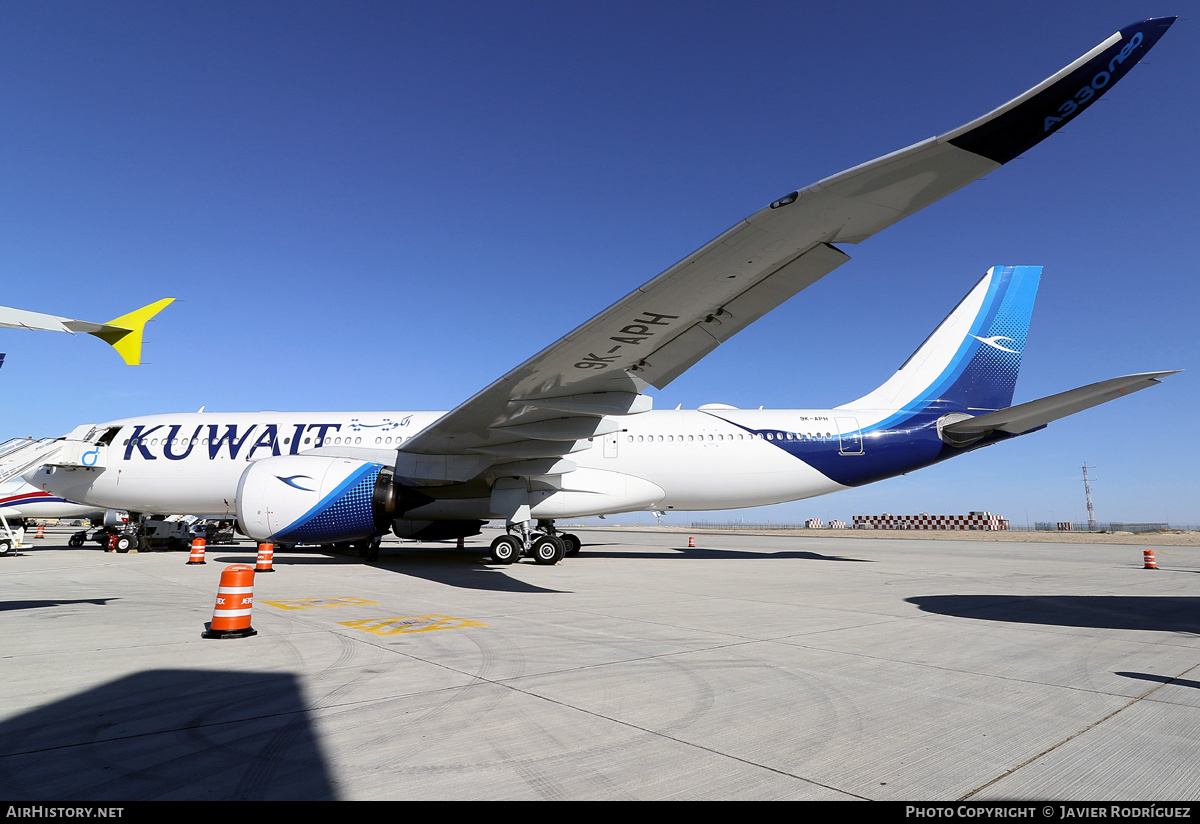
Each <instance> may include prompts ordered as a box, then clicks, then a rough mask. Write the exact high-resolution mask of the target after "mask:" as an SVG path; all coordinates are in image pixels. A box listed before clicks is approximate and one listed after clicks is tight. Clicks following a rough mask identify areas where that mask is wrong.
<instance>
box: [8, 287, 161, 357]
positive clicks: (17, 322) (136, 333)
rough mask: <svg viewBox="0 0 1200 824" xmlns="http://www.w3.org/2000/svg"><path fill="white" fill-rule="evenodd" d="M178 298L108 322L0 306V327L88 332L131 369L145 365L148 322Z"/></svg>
mask: <svg viewBox="0 0 1200 824" xmlns="http://www.w3.org/2000/svg"><path fill="white" fill-rule="evenodd" d="M174 300H175V298H163V299H162V300H157V301H155V302H154V303H151V304H149V305H147V306H143V307H142V308H141V309H134V310H133V311H132V312H129V313H128V314H125V315H121V317H119V318H113V319H112V320H110V321H109V322H108V323H94V322H92V321H89V320H76V319H74V318H63V317H59V316H58V315H47V314H44V313H42V312H30V311H28V310H26V309H13V308H11V307H8V306H0V327H8V328H9V329H34V330H39V331H45V332H70V333H71V334H74V333H76V332H84V333H86V334H88V335H94V336H95V337H97V338H100V340H102V341H104V342H105V343H107V344H108V345H109V346H111V347H112V348H113V349H116V350H117V354H119V355H120V356H121V358H122V359H123V360H124V361H125V362H126V363H127V364H129V365H130V366H136V365H138V364H139V363H141V362H142V333H143V332H144V331H145V328H146V322H147V321H148V320H150V319H151V318H152V317H154V316H155V315H157V314H158V313H159V312H161V311H162V310H163V309H165V308H166V307H167V306H168V305H169V304H170V303H172V302H173V301H174Z"/></svg>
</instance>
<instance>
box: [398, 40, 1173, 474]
mask: <svg viewBox="0 0 1200 824" xmlns="http://www.w3.org/2000/svg"><path fill="white" fill-rule="evenodd" d="M1174 21H1175V18H1173V17H1172V18H1158V19H1149V20H1144V21H1142V22H1139V23H1135V24H1133V25H1131V26H1128V27H1126V28H1124V29H1122V30H1120V31H1119V32H1117V33H1116V34H1114V35H1113V36H1112V37H1109V38H1108V39H1107V40H1105V41H1104V42H1103V43H1101V44H1100V45H1098V46H1096V47H1095V48H1094V49H1092V50H1091V51H1090V52H1088V53H1087V54H1085V55H1083V56H1082V57H1080V58H1079V59H1078V60H1076V61H1075V62H1073V63H1071V64H1070V65H1069V66H1067V67H1066V68H1064V69H1062V70H1061V71H1059V72H1058V73H1057V74H1055V75H1053V76H1052V77H1049V78H1047V79H1046V80H1044V81H1042V82H1041V83H1039V84H1038V85H1037V86H1035V87H1033V88H1032V89H1030V90H1029V91H1027V92H1025V93H1024V94H1022V95H1020V96H1019V97H1016V98H1014V99H1013V100H1010V101H1009V102H1007V103H1005V104H1004V105H1002V106H1000V107H998V108H996V109H994V110H992V111H991V112H989V113H987V114H985V115H983V116H982V117H979V118H977V119H975V120H972V121H971V122H969V123H967V124H965V125H963V126H960V127H958V128H957V129H954V130H953V131H950V132H946V133H945V134H942V135H939V136H937V137H932V138H929V139H928V140H925V141H922V142H920V143H917V144H915V145H912V146H909V147H908V148H906V149H901V150H900V151H897V152H893V153H892V154H889V155H885V156H883V157H880V158H878V159H876V160H872V161H870V162H869V163H864V164H862V165H860V166H856V167H854V168H852V169H848V170H847V171H844V172H841V173H840V174H836V175H833V176H832V177H828V178H825V179H824V180H821V181H819V182H817V183H815V184H813V185H811V186H809V187H807V188H805V189H802V190H798V191H795V192H792V193H791V194H789V195H786V196H785V197H782V198H780V199H779V200H777V201H775V202H774V203H771V204H770V205H769V206H768V207H767V208H765V209H762V210H760V211H758V212H756V213H755V214H753V215H751V216H750V217H748V218H746V219H745V220H743V221H741V222H740V223H738V224H737V225H736V226H734V227H733V228H731V229H730V230H729V231H727V232H725V233H724V234H722V235H721V236H720V237H718V238H716V239H715V240H713V241H712V242H710V243H708V244H707V245H705V246H703V247H701V248H700V249H698V250H697V251H696V252H694V253H693V254H691V255H689V256H687V257H686V258H684V259H683V260H681V261H679V262H678V263H676V264H675V265H674V266H672V267H671V268H669V269H667V270H666V271H665V272H663V273H662V274H660V275H658V276H657V277H656V278H654V279H653V280H651V281H649V282H648V283H646V284H645V285H643V286H641V287H639V288H638V289H637V290H636V291H634V292H632V293H630V294H629V295H627V296H625V297H624V298H622V299H621V300H619V301H617V302H616V303H615V304H613V305H612V306H610V307H609V308H608V309H605V310H604V311H603V312H601V313H600V314H598V315H596V316H595V317H594V318H592V319H591V320H589V321H587V322H586V323H584V324H583V325H582V326H580V327H579V328H577V329H575V331H573V332H571V333H570V334H568V335H566V336H565V337H563V338H562V339H560V340H559V341H557V342H555V343H554V344H552V345H550V346H549V347H547V348H546V349H544V350H542V351H541V352H540V353H538V354H537V355H535V356H533V357H532V358H530V359H529V360H527V361H526V362H525V363H523V364H521V365H520V366H518V367H517V368H516V369H514V370H512V371H511V372H509V373H508V374H506V375H504V376H503V377H502V378H500V379H499V380H497V381H495V382H494V383H492V384H491V385H490V386H488V387H487V388H486V389H484V390H483V391H481V392H479V393H478V394H476V395H475V396H474V397H472V398H470V399H469V400H467V401H466V402H465V403H463V404H461V405H460V406H458V407H457V408H455V409H454V410H452V411H450V412H448V413H447V414H446V415H444V416H443V417H442V418H440V419H439V420H438V421H436V422H435V423H434V424H433V425H432V426H430V427H428V428H426V429H425V430H423V431H422V432H421V433H420V434H418V435H417V436H415V437H414V438H412V439H411V440H410V441H408V442H407V443H406V444H405V445H404V446H403V448H402V449H401V450H400V452H399V455H398V458H397V463H396V474H397V476H398V477H400V478H406V479H408V480H411V481H416V482H424V483H439V482H440V483H445V482H453V481H466V480H470V479H471V478H473V477H475V476H476V475H478V474H479V473H481V472H483V471H484V470H486V469H488V467H493V469H494V471H495V472H496V473H498V474H500V473H503V474H513V475H523V474H547V473H550V474H553V473H561V472H563V471H569V470H570V469H571V467H572V465H571V464H570V462H569V460H562V458H563V457H564V456H569V455H570V453H571V452H572V451H576V450H578V449H582V448H585V447H586V445H587V440H586V439H587V438H589V437H593V436H597V435H603V434H607V433H609V432H613V431H617V430H618V429H620V421H619V419H618V416H620V415H625V414H632V413H636V412H640V411H645V410H646V409H649V398H647V397H645V396H643V395H641V394H640V393H641V392H642V390H644V389H646V388H647V387H649V386H654V387H657V388H660V389H661V388H663V387H665V386H666V385H667V384H669V383H670V382H671V381H673V380H674V379H675V378H677V377H678V376H679V375H680V374H682V373H683V372H684V371H685V370H687V369H688V368H690V367H691V366H692V365H693V364H695V363H696V362H697V361H699V360H700V359H701V358H703V357H704V356H705V355H707V354H708V353H709V352H711V351H712V350H713V349H715V348H716V347H717V346H718V345H720V344H721V343H723V342H724V341H726V340H728V339H729V338H730V337H732V336H733V335H734V334H736V333H737V332H739V331H741V330H742V329H744V328H745V327H746V326H748V325H749V324H751V323H753V322H754V321H755V320H757V319H758V318H760V317H762V316H763V315H764V314H766V313H767V312H769V311H770V310H772V309H774V308H775V307H776V306H779V305H780V304H781V303H783V302H784V301H785V300H787V299H788V298H790V297H792V296H793V295H795V294H796V293H797V292H799V291H800V290H802V289H804V288H805V287H807V286H809V285H810V284H812V283H814V282H815V281H817V280H818V279H820V278H821V277H824V276H825V275H826V274H828V273H829V272H831V271H833V270H834V269H835V268H837V267H838V266H840V265H841V264H842V263H845V262H846V261H847V260H849V257H848V256H847V255H846V254H845V253H844V252H842V251H841V250H839V249H837V248H835V247H834V246H833V245H831V244H833V243H839V244H840V243H858V242H859V241H861V240H864V239H866V238H868V237H870V236H871V235H873V234H875V233H876V232H878V231H880V230H881V229H884V228H886V227H888V226H890V225H891V224H893V223H895V222H896V221H898V220H900V219H902V218H904V217H906V216H908V215H910V214H912V213H914V212H916V211H917V210H919V209H921V208H924V207H925V206H928V205H929V204H930V203H933V202H934V201H936V200H940V199H941V198H943V197H945V196H946V195H948V194H950V193H951V192H953V191H955V190H957V189H959V188H961V187H963V186H965V185H966V184H968V183H970V182H971V181H973V180H977V179H978V178H980V177H982V176H983V175H985V174H987V173H988V172H990V171H992V170H994V169H996V168H999V167H1000V166H1001V165H1003V164H1004V163H1007V162H1008V161H1009V160H1012V159H1013V158H1015V157H1017V156H1018V155H1020V154H1021V153H1022V152H1024V151H1026V150H1027V149H1029V148H1031V147H1033V146H1035V145H1037V144H1038V143H1040V142H1041V141H1042V140H1044V139H1045V138H1047V137H1048V136H1050V135H1051V134H1053V133H1054V132H1056V131H1057V130H1058V129H1060V128H1061V127H1062V126H1063V125H1065V124H1067V123H1069V122H1071V121H1072V120H1073V119H1074V118H1075V117H1077V116H1078V114H1079V113H1080V112H1081V111H1083V110H1084V109H1085V108H1087V107H1088V106H1090V105H1091V104H1092V103H1094V102H1095V101H1096V100H1097V99H1099V98H1100V96H1101V95H1103V94H1104V93H1105V92H1107V91H1108V89H1110V88H1111V87H1112V86H1113V84H1115V83H1116V81H1117V80H1119V79H1120V78H1121V77H1123V76H1124V75H1125V74H1126V73H1127V72H1128V71H1129V70H1130V69H1131V68H1132V67H1133V66H1134V65H1135V64H1136V63H1137V62H1138V61H1139V60H1140V59H1141V58H1142V57H1143V56H1144V55H1145V54H1146V52H1147V51H1148V50H1149V49H1150V48H1151V47H1152V46H1153V45H1154V44H1155V43H1156V42H1158V40H1159V38H1160V37H1162V35H1163V34H1164V33H1165V32H1166V30H1167V28H1169V27H1170V26H1171V24H1172V23H1174ZM496 464H502V466H495V465H496Z"/></svg>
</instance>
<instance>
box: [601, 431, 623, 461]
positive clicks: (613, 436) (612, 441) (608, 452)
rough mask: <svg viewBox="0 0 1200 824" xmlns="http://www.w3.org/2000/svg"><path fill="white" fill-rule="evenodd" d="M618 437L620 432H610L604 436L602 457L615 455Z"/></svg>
mask: <svg viewBox="0 0 1200 824" xmlns="http://www.w3.org/2000/svg"><path fill="white" fill-rule="evenodd" d="M620 437H621V433H620V432H610V433H608V434H607V435H605V436H604V457H606V458H615V457H617V439H618V438H620Z"/></svg>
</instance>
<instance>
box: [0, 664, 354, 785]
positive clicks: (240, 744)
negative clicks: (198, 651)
mask: <svg viewBox="0 0 1200 824" xmlns="http://www.w3.org/2000/svg"><path fill="white" fill-rule="evenodd" d="M213 643H235V642H232V641H214V642H213ZM0 756H4V758H3V763H4V786H5V788H6V789H5V792H4V794H5V797H6V798H9V799H11V800H13V801H18V800H30V801H47V800H72V801H109V800H111V801H142V800H170V799H174V800H179V799H194V800H272V799H311V800H336V798H335V794H334V789H333V784H332V782H331V781H330V777H329V772H328V769H327V768H326V766H325V760H324V758H323V756H322V753H321V748H320V746H319V744H318V741H317V738H316V733H315V731H314V729H313V725H312V723H311V722H310V720H309V717H308V713H307V711H306V708H305V704H304V702H303V699H302V697H301V692H300V688H299V684H298V682H297V680H296V678H295V677H294V676H293V675H290V674H279V673H256V672H226V671H211V670H151V671H147V672H140V673H137V674H135V675H130V676H128V677H126V678H121V679H118V680H116V681H112V682H109V683H107V684H103V685H100V686H98V687H95V688H92V689H89V690H86V691H85V692H81V693H79V694H77V695H73V696H71V697H69V698H64V699H63V700H61V701H55V702H53V703H50V704H46V705H45V706H42V707H39V708H37V709H35V710H31V711H29V712H26V713H23V714H21V715H18V716H16V717H14V718H10V719H8V720H7V721H4V722H3V723H0Z"/></svg>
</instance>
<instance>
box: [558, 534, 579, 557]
mask: <svg viewBox="0 0 1200 824" xmlns="http://www.w3.org/2000/svg"><path fill="white" fill-rule="evenodd" d="M559 537H560V538H562V540H563V543H564V544H566V545H567V554H568V555H578V554H579V550H581V549H583V541H581V540H579V536H577V535H572V534H570V533H569V532H568V533H566V534H564V535H560V536H559Z"/></svg>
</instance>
